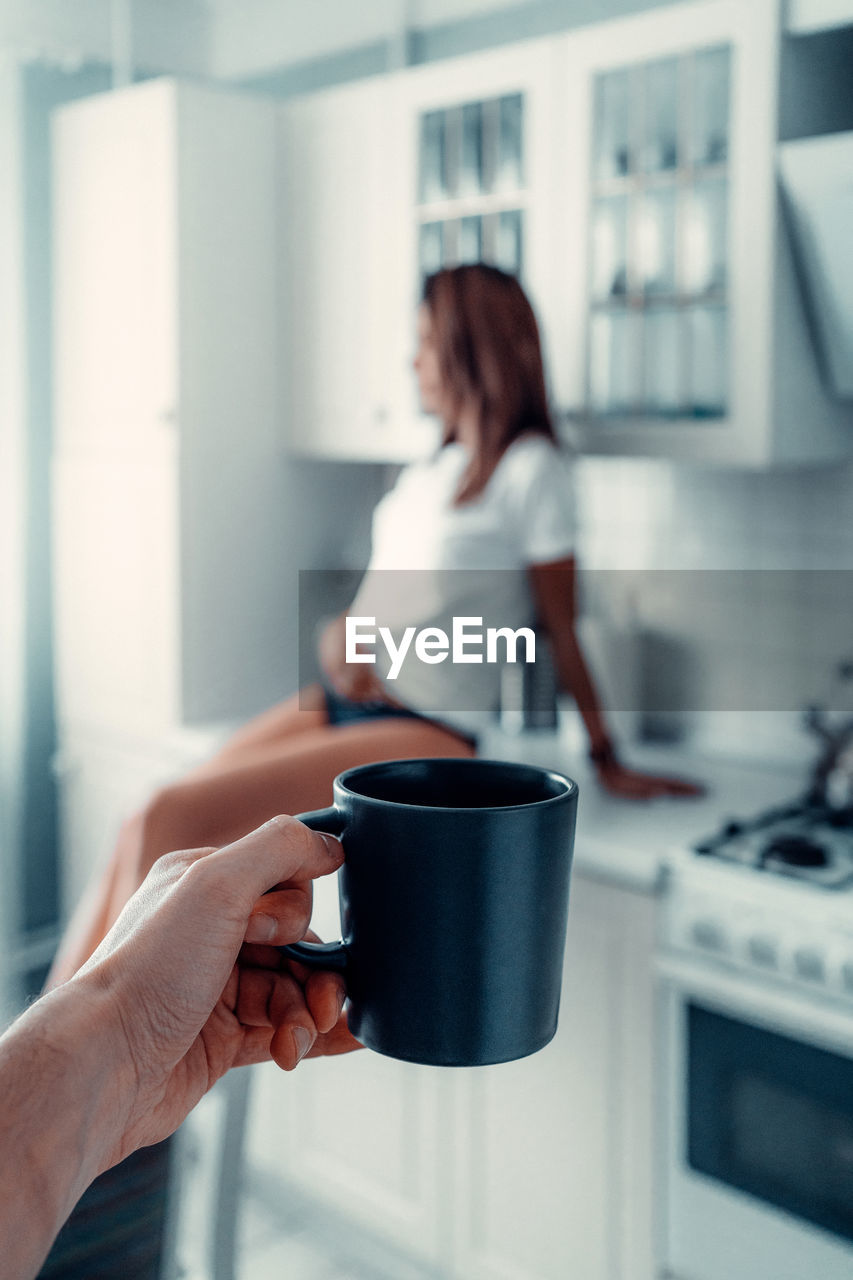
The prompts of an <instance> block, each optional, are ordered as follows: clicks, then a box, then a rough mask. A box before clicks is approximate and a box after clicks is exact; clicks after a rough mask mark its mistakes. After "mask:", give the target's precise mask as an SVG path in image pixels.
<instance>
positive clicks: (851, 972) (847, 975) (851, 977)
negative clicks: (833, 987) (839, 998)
mask: <svg viewBox="0 0 853 1280" xmlns="http://www.w3.org/2000/svg"><path fill="white" fill-rule="evenodd" d="M841 981H842V983H843V984H844V990H845V991H846V992H847V993H848V995H851V996H853V960H845V961H844V964H843V965H842V966H841Z"/></svg>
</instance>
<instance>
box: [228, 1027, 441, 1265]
mask: <svg viewBox="0 0 853 1280" xmlns="http://www.w3.org/2000/svg"><path fill="white" fill-rule="evenodd" d="M443 1090H445V1091H446V1082H445V1081H443V1080H441V1079H440V1078H439V1075H438V1074H437V1073H436V1072H435V1071H434V1070H433V1069H431V1068H428V1067H417V1066H413V1065H412V1064H410V1063H404V1062H396V1061H394V1060H392V1059H391V1058H383V1057H381V1056H380V1055H378V1054H373V1053H368V1052H360V1053H355V1054H351V1055H349V1056H347V1057H345V1058H327V1059H318V1060H316V1061H309V1062H307V1063H303V1064H302V1065H301V1066H300V1067H299V1068H298V1069H297V1070H296V1071H295V1072H294V1073H292V1074H291V1075H289V1076H286V1077H285V1076H283V1075H282V1073H281V1072H280V1071H279V1070H278V1068H276V1067H263V1068H261V1069H260V1070H259V1071H257V1072H256V1078H255V1082H254V1096H253V1104H252V1113H251V1114H252V1117H253V1121H252V1124H251V1129H250V1137H249V1144H248V1145H249V1160H250V1161H251V1163H252V1165H253V1168H254V1170H255V1171H256V1172H257V1173H259V1174H260V1175H261V1176H262V1177H263V1178H264V1180H265V1182H267V1184H268V1186H272V1187H274V1186H275V1185H276V1183H277V1182H278V1183H280V1188H281V1197H282V1201H283V1203H286V1200H287V1196H288V1193H289V1191H290V1190H291V1189H292V1188H294V1187H295V1188H297V1189H298V1191H299V1192H300V1193H302V1194H303V1195H307V1196H308V1197H310V1199H311V1200H312V1201H315V1202H316V1203H317V1204H318V1205H321V1206H323V1207H324V1209H325V1210H326V1211H327V1212H328V1213H329V1215H332V1216H334V1217H335V1218H337V1219H341V1220H342V1221H344V1222H346V1221H353V1222H355V1223H356V1224H357V1225H358V1227H359V1228H360V1229H361V1230H363V1231H364V1233H365V1235H367V1236H368V1237H369V1236H373V1237H376V1238H378V1239H380V1240H381V1241H383V1242H384V1244H385V1245H386V1246H390V1247H391V1248H392V1249H395V1250H399V1251H401V1252H402V1253H404V1254H407V1255H410V1256H412V1257H416V1258H418V1259H422V1260H424V1261H426V1262H428V1263H429V1264H435V1265H440V1264H442V1263H443V1262H444V1261H445V1260H446V1257H447V1246H446V1239H445V1237H446V1230H447V1226H446V1223H445V1222H444V1221H443V1218H445V1217H446V1206H444V1199H443V1194H444V1193H443V1188H444V1186H445V1183H446V1175H445V1173H444V1170H445V1169H446V1160H445V1158H444V1154H443V1148H444V1146H445V1144H446V1138H447V1135H446V1134H445V1133H444V1132H443V1125H444V1120H445V1117H446V1114H447V1108H446V1107H440V1106H439V1098H440V1096H441V1094H442V1091H443ZM442 1206H444V1208H442Z"/></svg>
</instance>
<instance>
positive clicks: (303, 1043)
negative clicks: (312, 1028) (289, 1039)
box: [291, 1027, 311, 1062]
mask: <svg viewBox="0 0 853 1280" xmlns="http://www.w3.org/2000/svg"><path fill="white" fill-rule="evenodd" d="M291 1035H292V1036H293V1044H294V1047H295V1049H296V1061H297V1062H301V1060H302V1059H303V1058H304V1057H305V1055H306V1053H307V1052H308V1050H309V1049H310V1048H311V1034H310V1032H309V1031H308V1030H307V1029H306V1028H305V1027H294V1028H293V1031H292V1032H291Z"/></svg>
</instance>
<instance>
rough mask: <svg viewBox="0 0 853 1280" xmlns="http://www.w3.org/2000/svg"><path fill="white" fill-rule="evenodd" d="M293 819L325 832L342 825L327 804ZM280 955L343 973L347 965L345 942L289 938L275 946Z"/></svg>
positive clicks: (341, 819)
mask: <svg viewBox="0 0 853 1280" xmlns="http://www.w3.org/2000/svg"><path fill="white" fill-rule="evenodd" d="M296 821H297V822H304V824H305V826H306V827H310V828H311V830H312V831H326V832H328V833H329V835H333V836H339V835H340V834H341V832H342V831H343V829H344V825H345V823H344V817H343V814H342V813H341V812H340V810H339V809H336V808H335V806H334V805H330V806H329V808H328V809H312V810H311V811H310V812H309V813H297V814H296ZM278 949H279V951H280V952H281V953H282V955H285V956H289V957H290V959H291V960H298V961H299V963H300V964H304V965H305V966H306V967H307V968H309V969H332V970H334V972H335V973H344V972H345V971H346V967H347V948H346V943H345V942H290V943H288V944H287V946H284V947H279V948H278Z"/></svg>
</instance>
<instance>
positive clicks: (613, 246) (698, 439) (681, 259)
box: [556, 0, 778, 462]
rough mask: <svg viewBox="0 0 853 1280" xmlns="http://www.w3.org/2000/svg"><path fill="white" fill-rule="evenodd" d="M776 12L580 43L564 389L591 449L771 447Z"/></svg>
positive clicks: (567, 195)
mask: <svg viewBox="0 0 853 1280" xmlns="http://www.w3.org/2000/svg"><path fill="white" fill-rule="evenodd" d="M777 10H778V6H777V5H776V4H775V0H766V2H765V0H759V2H757V3H756V4H754V5H752V4H751V5H737V4H733V3H730V0H708V2H707V3H699V4H691V5H683V6H672V7H668V8H667V10H666V11H665V12H664V11H663V10H658V11H655V12H652V13H645V14H640V15H637V16H635V17H632V18H627V19H625V20H623V21H620V22H613V23H608V25H607V27H606V29H605V28H602V27H597V28H589V29H587V30H585V31H581V32H578V33H575V34H572V35H571V36H568V37H565V57H566V62H565V74H564V76H563V77H562V80H561V82H562V84H563V85H564V86H565V89H564V100H563V104H562V107H561V112H560V129H561V130H562V134H561V136H560V138H559V139H558V156H560V157H561V158H560V159H559V160H558V162H557V166H556V167H557V170H558V172H559V173H560V174H561V175H562V180H563V187H562V192H561V195H560V196H559V200H560V203H561V204H562V206H563V207H564V209H565V213H566V218H565V225H566V228H567V229H568V230H569V232H570V235H568V236H565V237H564V238H563V242H562V244H561V246H560V247H559V249H558V255H559V259H560V261H559V263H558V271H557V277H558V278H559V279H560V280H561V282H562V285H563V288H562V293H563V297H564V299H565V306H564V308H563V311H562V313H561V315H560V316H559V318H558V325H559V329H558V344H559V347H560V350H561V356H560V359H559V360H558V364H557V369H556V375H557V376H556V385H557V392H558V399H559V401H560V405H561V407H562V408H563V409H565V410H566V411H567V412H568V414H569V416H570V418H571V419H572V422H573V428H574V429H573V434H574V435H575V436H576V438H577V440H578V442H579V443H580V444H581V445H582V446H583V448H584V450H586V451H594V452H615V453H650V454H662V455H664V456H670V457H683V458H696V459H707V460H715V461H723V460H727V461H733V462H736V461H752V460H754V461H760V460H762V458H763V457H766V456H767V453H768V450H769V446H770V442H769V438H768V433H769V431H770V426H771V424H770V421H769V395H770V378H771V373H772V368H771V351H772V340H773V314H772V309H771V296H772V295H771V289H772V261H773V255H774V246H775V239H776V208H775V189H774V178H773V152H774V146H775V125H774V110H775V105H774V104H775V102H776V84H777V74H778V68H777V42H778V31H777V23H778V12H777Z"/></svg>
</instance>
